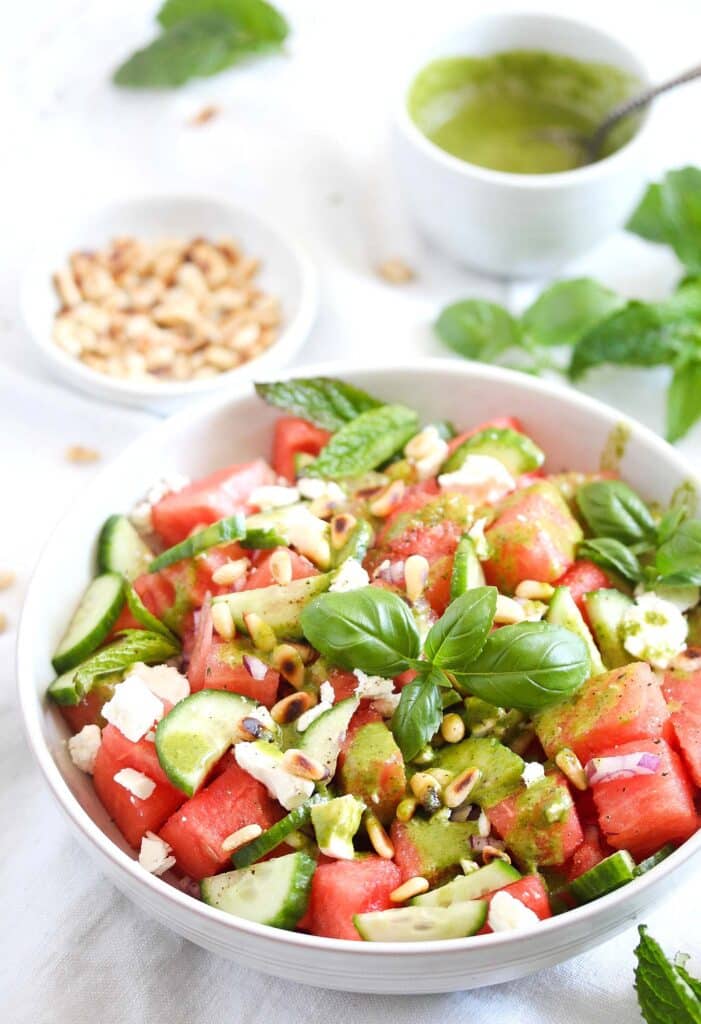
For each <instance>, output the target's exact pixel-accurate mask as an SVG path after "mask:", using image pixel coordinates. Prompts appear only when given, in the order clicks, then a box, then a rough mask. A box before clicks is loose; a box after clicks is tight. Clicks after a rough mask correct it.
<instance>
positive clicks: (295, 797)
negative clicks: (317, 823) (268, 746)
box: [234, 743, 314, 811]
mask: <svg viewBox="0 0 701 1024" xmlns="http://www.w3.org/2000/svg"><path fill="white" fill-rule="evenodd" d="M234 757H235V758H236V763H237V764H238V766H239V767H240V768H243V770H244V771H245V772H248V774H249V775H251V776H252V777H253V778H254V779H257V780H258V781H259V782H262V783H263V785H264V786H265V788H266V789H267V790H268V792H269V793H270V795H271V796H272V797H273V798H274V799H275V800H277V801H278V803H281V804H282V806H283V807H284V808H285V809H286V810H288V811H293V810H294V809H295V807H299V805H300V804H303V803H304V801H305V800H308V799H309V797H310V796H311V795H312V793H313V792H314V783H313V782H312V781H311V779H301V778H300V777H299V776H298V775H293V774H292V773H291V772H288V771H285V769H284V768H282V767H281V765H280V759H281V757H282V755H280V756H279V757H278V756H276V754H275V753H274V752H273V751H272V750H271V751H266V750H264V749H263V747H262V746H259V745H258V744H257V743H237V744H236V746H235V747H234Z"/></svg>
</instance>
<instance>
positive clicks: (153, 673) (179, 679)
mask: <svg viewBox="0 0 701 1024" xmlns="http://www.w3.org/2000/svg"><path fill="white" fill-rule="evenodd" d="M129 676H138V677H139V679H140V680H141V681H142V682H143V683H145V684H146V686H148V688H149V690H150V691H151V693H153V694H155V695H156V697H160V698H161V700H167V701H168V702H169V703H170V704H177V703H178V701H179V700H184V699H185V697H189V695H190V684H189V682H188V681H187V678H186V677H185V676H184V675H183V674H182V672H178V670H177V668H173V666H172V665H144V663H143V662H142V661H137V663H136V664H135V665H133V666H132V668H131V671H130V672H129Z"/></svg>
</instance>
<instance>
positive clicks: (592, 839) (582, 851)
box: [565, 825, 612, 882]
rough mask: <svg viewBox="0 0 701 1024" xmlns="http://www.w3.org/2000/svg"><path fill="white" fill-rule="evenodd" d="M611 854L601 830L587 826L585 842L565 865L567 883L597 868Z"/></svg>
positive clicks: (585, 828) (593, 826) (594, 826)
mask: <svg viewBox="0 0 701 1024" xmlns="http://www.w3.org/2000/svg"><path fill="white" fill-rule="evenodd" d="M611 852H612V851H611V849H610V847H609V846H607V845H606V841H605V840H604V837H603V836H602V834H601V832H600V831H599V828H598V827H597V826H596V825H585V826H584V842H583V843H582V844H581V845H580V846H578V847H577V849H576V850H575V851H574V853H573V854H572V856H571V857H570V859H569V861H568V862H567V864H566V865H565V875H566V878H567V881H568V882H572V881H574V879H575V878H579V876H580V875H583V874H584V872H585V871H589V870H590V868H593V867H596V865H597V864H599V863H600V862H601V861H602V860H604V859H605V858H606V857H608V856H609V854H610V853H611Z"/></svg>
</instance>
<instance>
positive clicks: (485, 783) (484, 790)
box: [432, 736, 524, 808]
mask: <svg viewBox="0 0 701 1024" xmlns="http://www.w3.org/2000/svg"><path fill="white" fill-rule="evenodd" d="M432 767H433V768H444V769H445V770H446V771H449V772H450V773H451V775H459V774H460V772H463V771H465V770H466V769H467V768H479V769H480V771H481V772H482V778H481V780H480V781H479V782H478V783H477V785H476V786H475V788H474V789H473V790H472V792H471V793H470V800H471V801H472V802H473V803H476V804H479V805H480V807H486V808H489V807H492V806H493V805H494V804H497V803H499V801H500V800H503V799H504V798H505V797H507V796H511V794H512V793H514V792H515V791H516V790H519V789H521V786H522V782H521V774H522V772H523V768H524V761H523V759H522V758H521V757H519V755H518V754H515V753H514V751H513V750H511V749H510V748H509V747H506V746H504V744H503V743H499V741H498V740H496V739H494V738H493V737H491V736H470V737H469V738H468V739H466V740H461V741H460V743H446V745H445V746H444V747H441V748H440V749H439V750H437V751H436V757H435V760H434V762H433V766H432Z"/></svg>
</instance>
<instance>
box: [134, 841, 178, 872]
mask: <svg viewBox="0 0 701 1024" xmlns="http://www.w3.org/2000/svg"><path fill="white" fill-rule="evenodd" d="M172 852H173V851H172V848H171V847H170V846H169V845H168V843H167V842H166V841H165V839H161V837H160V836H157V835H156V834H155V832H147V833H146V834H145V835H144V837H143V839H142V840H141V849H140V850H139V864H140V865H141V867H142V868H144V870H145V871H149V872H150V873H151V874H152V875H162V874H163V872H164V871H167V870H168V868H172V867H173V865H174V864H175V857H172V856H171V854H172Z"/></svg>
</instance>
